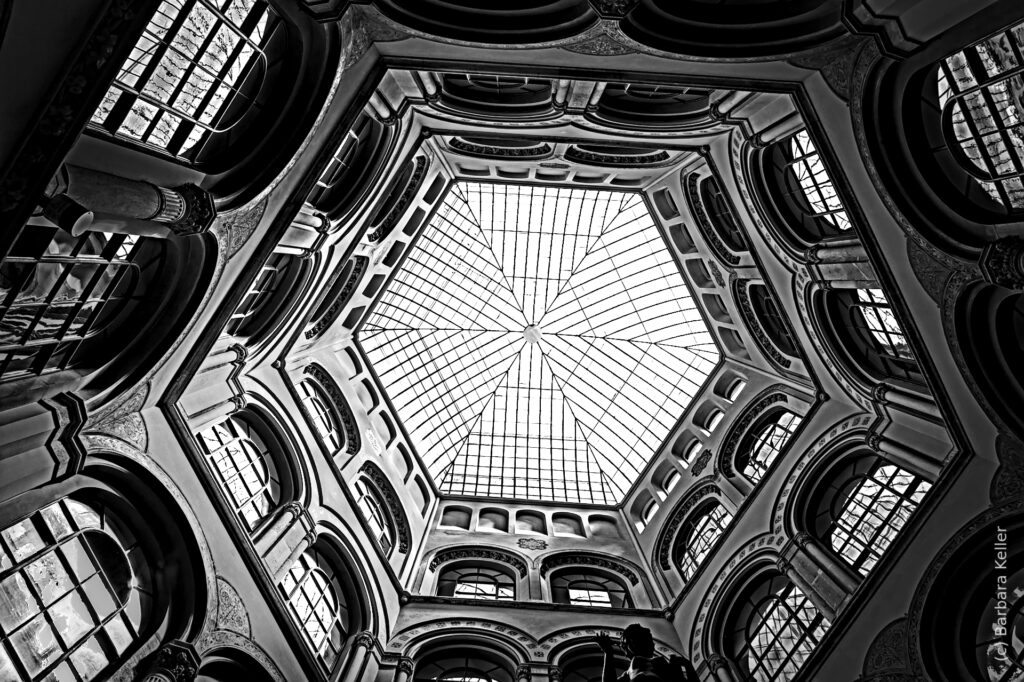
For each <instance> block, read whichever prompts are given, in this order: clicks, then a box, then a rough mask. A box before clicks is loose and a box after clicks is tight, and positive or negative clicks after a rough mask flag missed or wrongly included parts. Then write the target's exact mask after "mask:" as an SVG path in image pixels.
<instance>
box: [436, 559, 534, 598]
mask: <svg viewBox="0 0 1024 682" xmlns="http://www.w3.org/2000/svg"><path fill="white" fill-rule="evenodd" d="M437 594H438V595H440V596H442V597H459V598H461V599H482V600H484V601H512V600H514V599H515V598H516V583H515V578H514V577H513V575H512V573H511V571H508V570H505V569H503V568H497V567H492V566H486V565H478V564H455V565H451V566H448V567H446V568H445V570H444V572H443V573H442V574H441V575H440V577H438V579H437Z"/></svg>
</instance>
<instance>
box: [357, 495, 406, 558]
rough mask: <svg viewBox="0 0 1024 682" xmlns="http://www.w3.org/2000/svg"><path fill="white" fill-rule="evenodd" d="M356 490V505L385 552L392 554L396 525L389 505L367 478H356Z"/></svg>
mask: <svg viewBox="0 0 1024 682" xmlns="http://www.w3.org/2000/svg"><path fill="white" fill-rule="evenodd" d="M354 487H355V490H356V506H357V507H358V508H359V511H360V512H361V513H362V515H363V518H364V519H366V523H367V524H369V526H370V531H371V533H372V535H373V536H374V538H375V539H376V540H377V543H378V544H379V545H380V547H381V549H382V550H384V554H385V555H388V556H390V554H391V550H392V549H394V547H395V535H396V533H395V525H394V523H392V521H391V515H390V514H389V513H388V510H387V506H386V505H385V504H384V501H383V500H382V499H381V497H380V493H378V492H377V490H376V488H374V487H373V485H372V484H371V483H369V482H368V481H366V480H365V479H362V478H359V479H356V482H355V484H354Z"/></svg>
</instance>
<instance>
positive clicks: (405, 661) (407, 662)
mask: <svg viewBox="0 0 1024 682" xmlns="http://www.w3.org/2000/svg"><path fill="white" fill-rule="evenodd" d="M395 668H396V669H397V670H398V672H400V673H405V674H406V675H408V676H410V677H412V671H413V670H414V669H415V668H416V664H415V662H413V660H412V659H411V658H409V657H408V656H402V657H401V658H400V659H398V664H397V665H396V666H395Z"/></svg>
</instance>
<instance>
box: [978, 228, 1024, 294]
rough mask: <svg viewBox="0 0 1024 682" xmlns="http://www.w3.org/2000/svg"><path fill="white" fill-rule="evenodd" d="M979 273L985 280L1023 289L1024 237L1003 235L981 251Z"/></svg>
mask: <svg viewBox="0 0 1024 682" xmlns="http://www.w3.org/2000/svg"><path fill="white" fill-rule="evenodd" d="M980 265H981V274H982V277H984V278H985V281H986V282H991V283H992V284H998V285H999V286H1003V287H1008V288H1010V289H1024V239H1022V238H1020V237H1005V238H1003V239H997V240H996V241H994V242H992V243H990V244H989V245H988V246H986V247H985V249H984V250H983V251H982V252H981V263H980Z"/></svg>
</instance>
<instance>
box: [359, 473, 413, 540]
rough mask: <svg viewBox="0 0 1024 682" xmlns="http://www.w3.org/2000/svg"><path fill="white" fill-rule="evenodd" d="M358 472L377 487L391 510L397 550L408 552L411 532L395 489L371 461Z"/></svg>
mask: <svg viewBox="0 0 1024 682" xmlns="http://www.w3.org/2000/svg"><path fill="white" fill-rule="evenodd" d="M359 473H360V474H362V475H363V476H366V478H368V479H370V482H371V483H373V487H374V488H376V489H377V492H378V493H379V494H380V496H381V498H382V500H383V502H384V504H386V505H387V507H388V511H389V512H391V522H392V523H393V524H394V525H395V535H396V536H397V538H398V551H399V553H401V554H408V553H409V545H410V544H411V543H410V537H411V533H410V531H409V520H408V519H406V518H405V509H403V507H402V502H401V501H400V500H399V499H398V495H396V494H395V489H394V488H393V487H392V485H391V481H390V480H389V479H388V477H387V475H386V474H385V473H384V472H383V471H381V470H380V468H379V467H378V466H377V465H376V464H374V463H373V462H366V463H364V464H363V466H362V468H361V469H360V470H359Z"/></svg>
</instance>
